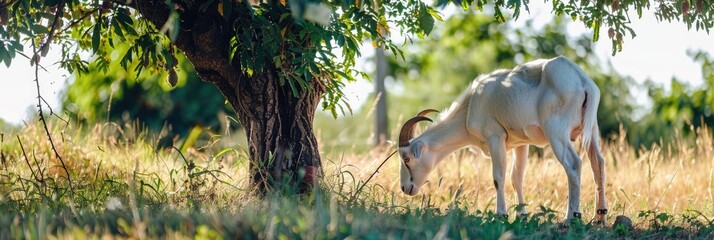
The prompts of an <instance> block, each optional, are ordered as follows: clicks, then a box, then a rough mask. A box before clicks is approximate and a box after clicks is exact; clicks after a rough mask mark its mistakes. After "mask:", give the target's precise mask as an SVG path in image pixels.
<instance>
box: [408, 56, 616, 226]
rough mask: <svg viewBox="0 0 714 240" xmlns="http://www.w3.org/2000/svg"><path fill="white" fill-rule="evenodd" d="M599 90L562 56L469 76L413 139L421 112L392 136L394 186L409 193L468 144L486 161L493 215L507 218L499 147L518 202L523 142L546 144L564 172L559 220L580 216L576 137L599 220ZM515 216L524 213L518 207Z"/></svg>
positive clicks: (416, 190) (601, 178) (602, 166)
mask: <svg viewBox="0 0 714 240" xmlns="http://www.w3.org/2000/svg"><path fill="white" fill-rule="evenodd" d="M599 102H600V90H599V89H598V87H597V86H596V85H595V83H594V82H593V81H592V80H591V79H590V78H589V77H588V76H586V75H585V73H584V72H583V70H582V69H581V68H580V67H578V66H577V65H576V64H575V63H573V62H571V61H570V60H568V59H567V58H565V57H556V58H553V59H541V60H536V61H532V62H528V63H524V64H522V65H518V66H516V67H515V68H513V69H502V70H497V71H494V72H492V73H490V74H487V75H482V76H480V77H479V78H477V79H476V80H474V81H473V82H472V83H471V85H470V86H469V88H468V89H467V90H466V91H464V92H463V93H462V94H461V96H459V98H458V99H457V100H456V101H455V102H454V103H452V105H451V107H449V108H448V109H447V110H446V111H445V112H444V113H442V114H440V117H439V120H438V121H437V122H435V123H434V124H432V126H430V127H429V128H427V129H426V130H425V131H424V132H423V133H422V134H421V135H420V136H418V137H416V138H412V137H413V135H414V125H415V124H416V123H417V122H420V121H431V119H429V118H427V117H425V115H426V114H428V113H430V112H436V110H432V109H428V110H425V111H423V112H421V113H419V114H418V115H417V116H416V117H414V118H412V119H410V120H408V121H407V122H406V123H404V125H403V126H402V129H401V131H400V134H399V154H400V155H401V157H402V160H403V161H402V162H401V165H400V166H401V167H400V171H401V187H402V191H403V192H404V193H406V194H408V195H412V196H413V195H416V194H417V193H419V189H420V188H421V187H422V185H424V183H425V182H426V180H427V177H428V175H429V173H430V172H431V171H432V170H433V169H434V167H435V166H436V164H438V163H439V162H440V161H441V160H442V159H443V158H444V157H445V156H447V155H449V154H451V153H452V152H454V151H455V150H458V149H460V148H463V147H466V146H475V147H478V148H479V149H481V150H482V151H483V153H484V154H485V155H487V156H488V155H490V156H491V161H492V162H493V179H494V180H493V184H494V185H495V187H496V193H497V195H496V213H497V214H501V215H504V216H506V217H507V216H508V215H507V214H506V213H507V209H506V199H505V196H504V195H505V194H504V184H503V183H504V178H505V176H506V152H508V151H510V150H511V149H515V165H514V167H513V168H512V172H511V177H512V179H511V180H512V184H513V187H514V189H515V190H516V192H517V195H518V203H519V204H525V200H524V199H523V174H524V170H525V167H526V158H527V157H528V147H529V145H536V146H539V147H544V146H545V145H547V144H550V146H551V148H552V149H553V152H554V153H555V156H556V157H557V159H558V161H560V163H561V164H562V165H563V167H564V168H565V172H566V173H567V175H568V213H567V215H566V217H567V218H581V213H580V166H581V162H582V161H581V159H580V157H579V156H578V154H577V153H576V151H575V148H573V146H572V145H571V143H570V141H574V140H575V138H576V137H577V136H578V135H582V139H581V142H582V144H583V147H584V148H585V149H587V153H588V158H589V159H590V165H591V167H592V169H593V173H594V177H595V183H596V184H597V203H596V204H597V205H596V213H597V214H596V216H595V221H596V222H599V223H604V220H605V216H606V214H607V204H606V203H605V161H604V159H603V157H602V155H601V154H600V149H599V144H598V138H599V130H598V125H597V119H596V113H597V107H598V103H599ZM521 214H526V211H525V209H523V210H521Z"/></svg>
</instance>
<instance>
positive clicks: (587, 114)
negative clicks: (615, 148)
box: [580, 72, 600, 149]
mask: <svg viewBox="0 0 714 240" xmlns="http://www.w3.org/2000/svg"><path fill="white" fill-rule="evenodd" d="M581 76H583V77H585V79H583V80H585V82H587V83H586V85H585V86H586V87H585V101H584V102H583V108H582V111H583V132H582V138H581V141H580V142H581V143H582V146H583V148H584V149H590V143H593V142H597V141H598V138H599V137H600V130H599V129H598V124H597V108H598V105H599V104H600V90H599V89H598V88H597V85H595V83H594V82H593V81H592V80H590V78H589V77H587V76H586V75H585V74H584V73H582V72H581Z"/></svg>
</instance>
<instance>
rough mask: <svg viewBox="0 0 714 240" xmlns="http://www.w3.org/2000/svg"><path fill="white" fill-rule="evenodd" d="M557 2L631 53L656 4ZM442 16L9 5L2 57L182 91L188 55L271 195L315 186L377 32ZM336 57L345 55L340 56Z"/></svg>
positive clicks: (410, 8)
mask: <svg viewBox="0 0 714 240" xmlns="http://www.w3.org/2000/svg"><path fill="white" fill-rule="evenodd" d="M288 2H289V4H288ZM446 2H448V1H443V0H442V1H439V4H444V3H446ZM451 2H453V3H455V4H458V5H461V6H463V8H464V9H470V8H472V7H474V8H476V9H483V7H484V6H485V5H486V4H487V2H488V1H486V0H479V1H471V0H463V1H460V0H452V1H451ZM524 3H527V1H526V2H522V1H507V2H506V1H502V0H498V1H495V2H494V3H493V7H494V19H495V20H496V21H498V22H503V21H505V17H504V15H503V12H502V9H511V10H512V11H513V14H514V16H515V17H518V16H519V15H520V13H521V11H522V10H523V9H525V10H528V8H527V5H524ZM552 3H553V11H554V12H555V13H556V14H558V15H568V16H571V17H572V19H573V20H578V21H582V22H583V23H584V24H585V25H586V26H587V27H592V28H595V31H594V36H593V39H594V40H596V41H597V39H598V38H599V33H600V31H599V29H600V27H601V26H608V27H609V29H608V37H609V38H610V39H612V41H613V53H614V52H615V51H616V50H617V49H621V46H622V41H623V36H626V35H627V34H628V33H629V34H630V35H634V31H632V29H630V28H629V27H628V26H627V24H628V22H629V15H627V14H626V12H627V10H629V9H636V10H637V12H638V14H639V15H640V16H641V13H642V12H643V10H646V9H650V8H651V7H653V6H652V5H650V2H649V1H640V0H626V1H619V0H613V1H568V2H567V3H566V2H562V1H560V0H553V1H552ZM655 4H657V5H656V6H654V7H656V8H655V9H654V14H655V15H656V16H657V17H658V19H660V20H680V17H681V21H683V22H685V23H686V24H687V26H688V27H689V28H693V27H695V28H696V29H707V30H708V29H709V28H711V27H712V25H714V24H713V22H714V21H713V20H712V15H711V5H710V4H709V1H705V0H695V1H694V2H693V4H692V3H691V2H690V0H677V1H659V2H657V3H655ZM376 6H379V8H376ZM375 9H379V10H378V11H376V10H375ZM302 18H308V19H312V21H317V22H321V23H322V25H321V26H320V25H315V24H313V23H312V22H306V21H302ZM435 18H436V19H440V17H439V15H438V14H437V13H436V12H435V11H434V10H433V9H432V8H431V7H429V6H427V5H426V4H424V3H423V2H421V1H388V0H385V1H349V0H348V1H324V2H319V1H316V0H302V1H301V0H292V1H277V0H270V1H265V2H263V1H260V2H252V1H246V0H243V1H233V0H221V1H211V0H209V1H201V2H195V1H191V0H177V1H126V2H124V1H109V0H103V1H101V2H100V1H90V2H85V1H79V0H47V1H38V0H2V1H0V25H2V26H3V27H2V28H1V29H0V39H2V43H1V44H0V60H2V62H4V63H6V64H9V63H10V62H11V60H12V58H14V57H15V56H16V52H17V51H22V50H23V49H22V48H23V46H22V44H21V43H20V42H21V41H28V42H31V43H32V44H33V45H35V46H37V47H38V52H36V53H33V54H29V56H32V58H33V60H34V62H35V63H39V61H40V59H41V57H42V56H44V55H45V54H46V53H47V52H48V51H49V48H50V45H51V44H53V43H54V44H55V46H59V47H60V49H61V50H62V53H63V54H62V55H63V56H64V57H63V59H62V60H61V65H62V66H63V67H65V68H67V69H69V70H70V71H80V72H86V71H87V64H88V63H87V62H86V60H83V59H82V57H80V54H79V52H80V51H82V50H91V51H92V52H93V53H94V54H96V55H97V56H99V57H97V58H95V59H96V60H95V61H97V64H98V65H99V66H106V65H108V64H109V62H110V61H117V60H118V61H120V64H121V65H122V66H123V67H125V68H128V66H129V64H130V63H132V62H135V61H136V62H138V65H137V67H136V68H135V70H136V71H138V72H141V71H153V72H160V71H168V82H169V83H170V84H171V85H174V84H175V83H176V81H177V76H176V73H175V69H174V68H175V67H176V64H177V62H178V61H177V60H176V57H175V56H176V54H177V53H178V51H182V52H183V53H184V54H185V55H186V57H187V58H188V59H189V61H190V62H191V63H192V64H193V66H194V68H195V69H196V71H197V72H198V74H199V76H200V77H201V79H203V80H204V81H208V82H211V83H213V84H215V85H216V86H217V87H218V89H219V91H220V92H221V93H222V94H223V95H224V97H225V98H226V99H227V101H228V102H229V103H230V104H231V106H232V107H233V109H234V110H235V111H236V113H237V115H238V119H239V120H240V122H241V124H242V126H243V127H244V128H245V130H246V133H247V136H248V142H249V143H250V147H249V152H250V155H251V159H252V161H251V167H250V171H251V173H252V178H251V180H252V183H253V186H255V188H256V189H259V190H269V189H271V188H272V187H280V186H278V185H276V184H277V183H279V182H284V181H287V182H290V183H291V185H295V184H296V183H298V184H301V187H300V189H307V188H306V187H307V186H308V185H309V183H311V182H312V181H313V179H314V177H315V176H316V175H318V174H319V170H320V166H321V162H320V157H319V152H318V149H317V141H316V140H315V137H314V134H313V131H312V128H313V126H312V121H313V116H314V113H315V110H316V108H317V105H318V103H319V101H320V99H321V98H322V99H323V100H324V101H323V106H322V107H323V109H326V110H328V111H331V112H332V113H333V115H336V114H337V112H338V111H339V110H340V109H341V105H339V104H338V103H339V102H340V100H341V98H342V93H341V91H340V88H341V86H342V84H343V81H344V80H348V81H349V80H351V79H353V78H354V75H355V74H357V73H356V72H354V71H353V70H351V69H352V66H354V64H355V61H354V58H355V56H357V55H358V54H359V50H358V46H359V45H360V43H361V42H363V41H366V40H371V41H373V42H376V44H377V45H385V47H386V48H387V49H389V50H391V51H392V52H397V53H398V52H399V49H398V48H397V47H396V46H395V45H393V44H392V43H391V42H390V41H389V40H388V39H385V38H384V37H383V36H382V35H381V34H379V32H380V31H378V29H385V31H384V32H386V33H388V32H389V31H392V30H394V31H399V32H403V33H406V34H407V36H413V35H416V36H424V35H426V34H428V33H429V32H431V30H432V28H433V24H434V19H435ZM119 41H121V42H128V43H129V44H130V45H131V47H130V48H129V49H128V50H127V52H126V53H125V54H123V55H122V57H121V58H119V59H117V60H113V59H112V58H110V57H108V55H107V51H106V46H107V45H108V46H111V45H113V44H114V43H115V42H119ZM337 49H339V50H342V51H341V53H342V56H340V57H339V58H338V57H337V56H336V55H335V53H334V52H335V51H334V50H337Z"/></svg>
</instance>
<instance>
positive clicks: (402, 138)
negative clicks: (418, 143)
mask: <svg viewBox="0 0 714 240" xmlns="http://www.w3.org/2000/svg"><path fill="white" fill-rule="evenodd" d="M421 121H429V122H431V119H429V118H428V117H424V116H416V117H413V118H411V119H409V121H407V122H405V123H404V125H402V130H401V131H400V132H399V147H405V146H409V140H411V139H412V137H413V136H414V124H416V123H418V122H421Z"/></svg>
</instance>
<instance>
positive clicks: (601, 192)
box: [588, 125, 607, 224]
mask: <svg viewBox="0 0 714 240" xmlns="http://www.w3.org/2000/svg"><path fill="white" fill-rule="evenodd" d="M598 132H599V131H598V127H597V125H595V129H594V130H593V133H595V134H594V135H595V137H593V139H592V140H591V141H590V146H588V158H589V159H590V167H592V169H593V178H595V184H596V185H597V203H596V205H595V223H596V224H605V217H606V216H607V202H606V201H605V159H604V158H603V157H602V154H600V146H599V143H598V136H599V134H596V133H598Z"/></svg>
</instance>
